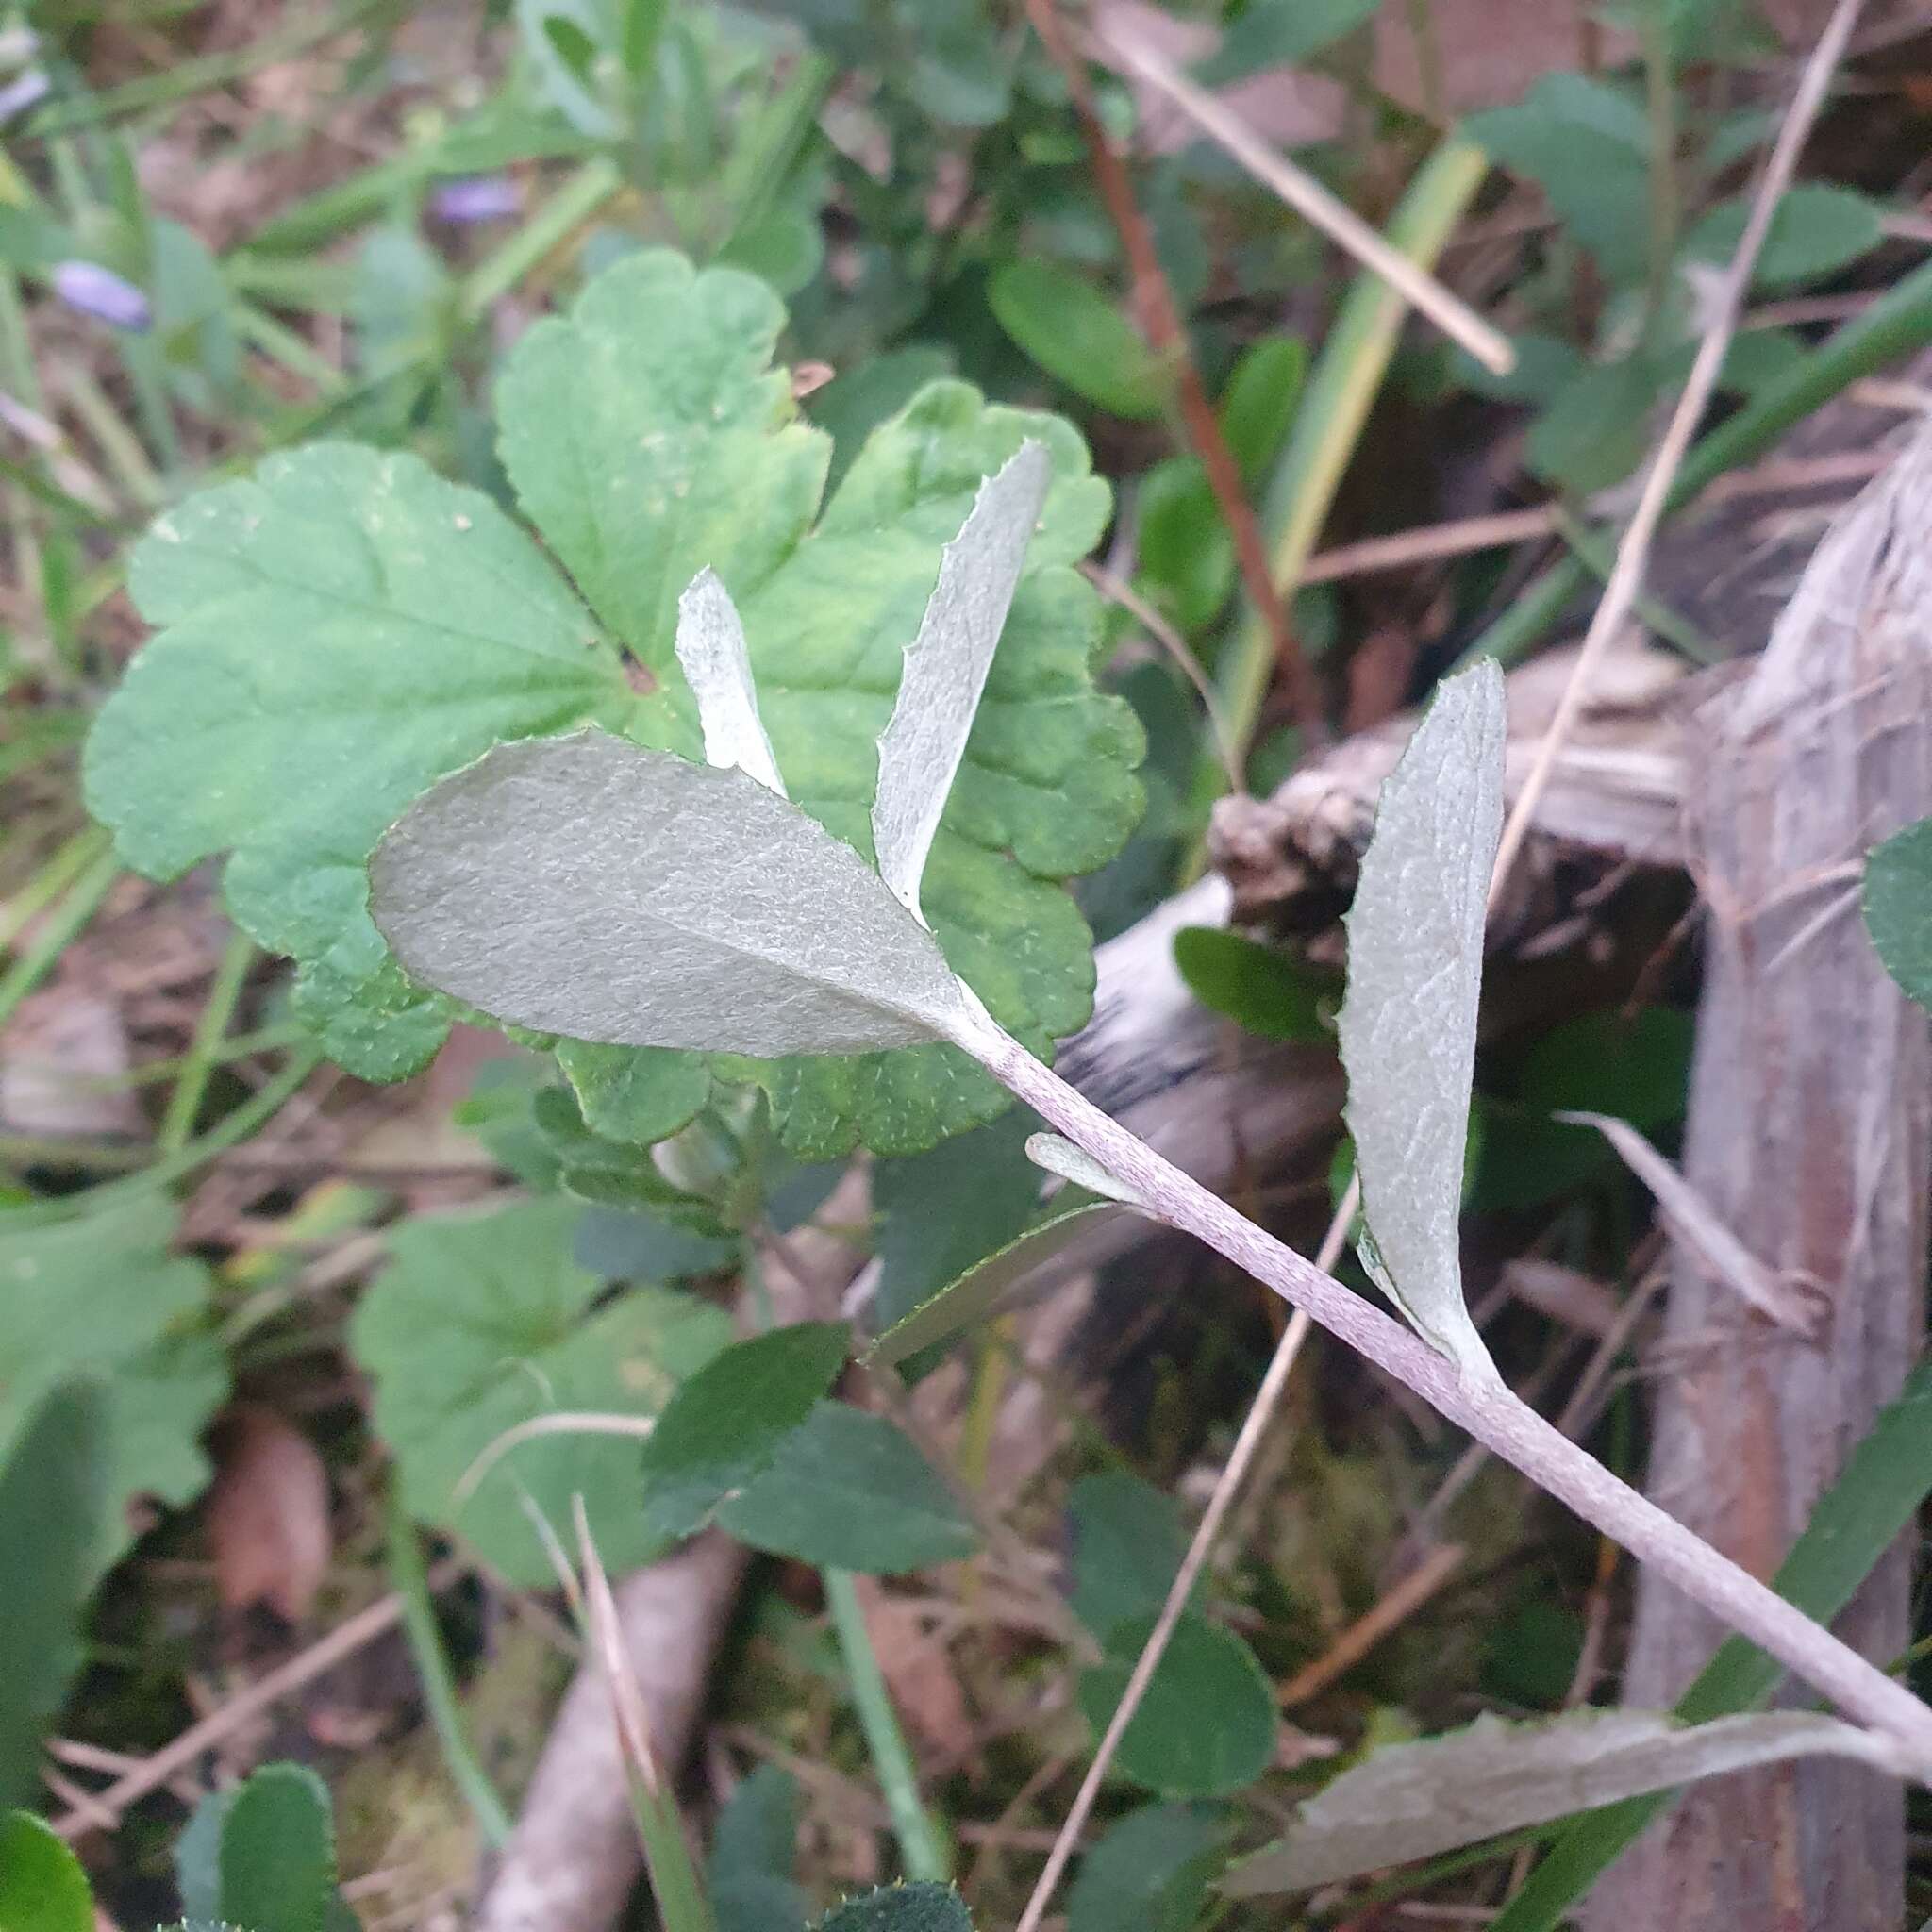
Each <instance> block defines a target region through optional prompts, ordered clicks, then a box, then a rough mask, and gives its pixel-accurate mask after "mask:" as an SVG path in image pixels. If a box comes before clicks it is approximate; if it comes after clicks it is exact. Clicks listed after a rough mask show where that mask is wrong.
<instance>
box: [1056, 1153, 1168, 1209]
mask: <svg viewBox="0 0 1932 1932" xmlns="http://www.w3.org/2000/svg"><path fill="white" fill-rule="evenodd" d="M1026 1158H1027V1159H1028V1160H1030V1161H1031V1162H1032V1163H1033V1164H1034V1166H1035V1167H1043V1168H1044V1169H1045V1170H1046V1171H1047V1173H1048V1174H1058V1175H1059V1177H1060V1178H1061V1179H1062V1180H1063V1181H1072V1182H1073V1184H1074V1186H1075V1187H1076V1188H1085V1189H1086V1190H1087V1191H1088V1192H1089V1193H1090V1194H1101V1195H1104V1196H1105V1197H1106V1198H1107V1199H1108V1200H1109V1201H1120V1202H1124V1204H1125V1205H1126V1206H1127V1207H1129V1208H1139V1209H1140V1210H1141V1213H1143V1214H1154V1213H1155V1212H1156V1210H1155V1209H1154V1208H1152V1207H1151V1206H1150V1205H1149V1203H1148V1201H1147V1198H1146V1196H1145V1195H1144V1194H1142V1193H1141V1191H1140V1190H1139V1189H1138V1188H1135V1187H1132V1186H1130V1185H1129V1184H1128V1183H1127V1182H1125V1181H1124V1180H1122V1179H1121V1177H1120V1176H1119V1175H1118V1174H1109V1173H1108V1170H1107V1169H1106V1168H1104V1167H1102V1166H1101V1164H1100V1163H1099V1161H1097V1160H1095V1159H1094V1158H1093V1157H1092V1155H1091V1154H1089V1153H1088V1152H1087V1151H1086V1149H1085V1148H1082V1147H1076V1146H1074V1143H1073V1142H1072V1141H1069V1140H1068V1139H1067V1138H1066V1136H1065V1135H1063V1134H1028V1135H1027V1137H1026Z"/></svg>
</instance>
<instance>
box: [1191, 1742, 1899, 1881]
mask: <svg viewBox="0 0 1932 1932" xmlns="http://www.w3.org/2000/svg"><path fill="white" fill-rule="evenodd" d="M1821 1753H1822V1754H1824V1755H1828V1756H1832V1757H1857V1758H1862V1759H1864V1760H1866V1761H1867V1762H1869V1763H1874V1764H1877V1765H1879V1766H1880V1767H1882V1768H1886V1769H1896V1763H1895V1752H1894V1750H1893V1747H1892V1746H1890V1744H1889V1743H1888V1742H1887V1741H1886V1740H1884V1739H1882V1738H1879V1737H1876V1736H1875V1735H1874V1734H1873V1733H1872V1732H1870V1731H1861V1730H1859V1729H1858V1728H1857V1726H1856V1725H1853V1724H1844V1723H1842V1722H1840V1720H1839V1719H1837V1718H1833V1717H1822V1716H1817V1715H1814V1714H1813V1713H1811V1712H1809V1711H1795V1710H1790V1711H1787V1710H1779V1711H1764V1712H1759V1713H1757V1714H1755V1715H1752V1716H1745V1717H1725V1718H1718V1719H1716V1720H1715V1721H1714V1722H1712V1723H1710V1724H1690V1725H1686V1724H1678V1723H1677V1722H1676V1721H1675V1720H1674V1718H1672V1717H1670V1716H1669V1715H1668V1714H1667V1713H1665V1712H1662V1711H1648V1710H1577V1711H1571V1712H1568V1713H1566V1714H1565V1715H1564V1716H1562V1717H1558V1718H1553V1719H1549V1720H1547V1721H1544V1722H1542V1723H1537V1724H1506V1723H1504V1722H1503V1721H1502V1720H1501V1719H1499V1718H1494V1717H1483V1718H1478V1719H1477V1720H1476V1722H1475V1723H1474V1724H1472V1725H1470V1727H1469V1728H1468V1729H1467V1730H1462V1731H1455V1732H1452V1733H1450V1734H1449V1735H1448V1736H1447V1737H1442V1738H1430V1739H1427V1740H1424V1741H1423V1742H1422V1743H1419V1744H1396V1745H1391V1746H1389V1747H1387V1748H1385V1749H1383V1750H1380V1751H1377V1752H1375V1753H1374V1755H1373V1756H1371V1757H1367V1758H1365V1759H1364V1760H1363V1761H1362V1762H1361V1763H1360V1764H1358V1765H1357V1767H1356V1768H1355V1769H1354V1770H1353V1771H1348V1772H1344V1773H1343V1774H1341V1776H1340V1777H1339V1778H1337V1779H1336V1780H1335V1782H1334V1783H1333V1784H1331V1785H1329V1786H1328V1787H1327V1788H1326V1790H1324V1791H1322V1792H1321V1794H1320V1795H1319V1796H1317V1797H1314V1798H1311V1799H1309V1800H1308V1802H1307V1804H1305V1805H1304V1806H1303V1807H1301V1810H1300V1811H1299V1812H1298V1813H1297V1814H1296V1816H1295V1822H1294V1824H1293V1826H1292V1828H1291V1830H1290V1831H1289V1833H1288V1834H1287V1836H1286V1837H1284V1838H1281V1839H1278V1840H1275V1842H1274V1844H1272V1845H1269V1846H1268V1847H1267V1848H1266V1849H1265V1850H1263V1851H1259V1852H1257V1853H1256V1854H1255V1855H1254V1856H1253V1857H1250V1858H1245V1859H1243V1860H1242V1861H1241V1863H1240V1864H1239V1865H1237V1866H1236V1867H1235V1868H1234V1870H1233V1871H1232V1872H1230V1873H1229V1874H1227V1876H1226V1877H1225V1878H1224V1879H1223V1880H1222V1882H1221V1889H1222V1890H1224V1891H1225V1892H1230V1893H1232V1894H1234V1895H1235V1896H1236V1897H1253V1896H1255V1895H1257V1894H1258V1893H1262V1892H1277V1891H1303V1890H1307V1889H1309V1888H1310V1887H1312V1886H1317V1885H1332V1884H1335V1883H1337V1882H1339V1881H1340V1880H1341V1879H1344V1878H1354V1877H1357V1876H1358V1875H1359V1874H1362V1873H1364V1872H1379V1871H1383V1870H1386V1869H1387V1868H1388V1867H1389V1866H1391V1865H1406V1864H1409V1863H1412V1862H1413V1861H1414V1860H1416V1859H1419V1858H1431V1857H1436V1856H1437V1855H1438V1854H1439V1853H1441V1852H1446V1851H1452V1850H1454V1849H1455V1848H1456V1847H1457V1846H1459V1845H1467V1844H1474V1843H1476V1842H1478V1841H1479V1840H1483V1839H1486V1838H1495V1837H1497V1836H1499V1835H1500V1834H1501V1833H1504V1832H1508V1831H1519V1830H1522V1829H1523V1828H1524V1827H1525V1826H1527V1825H1532V1824H1547V1823H1549V1822H1550V1821H1551V1820H1552V1819H1556V1818H1567V1817H1568V1816H1569V1815H1570V1814H1571V1813H1572V1812H1575V1811H1587V1810H1590V1809H1591V1808H1592V1807H1595V1806H1598V1805H1611V1804H1615V1803H1616V1802H1618V1801H1619V1800H1620V1799H1623V1798H1635V1797H1639V1796H1641V1795H1642V1794H1643V1793H1644V1792H1646V1791H1660V1790H1669V1789H1670V1788H1671V1787H1672V1786H1673V1785H1680V1784H1687V1783H1689V1782H1690V1781H1691V1779H1693V1778H1700V1777H1711V1776H1714V1775H1716V1774H1720V1773H1723V1772H1727V1771H1743V1770H1746V1769H1748V1768H1749V1767H1751V1766H1753V1765H1759V1764H1777V1763H1781V1762H1783V1761H1784V1760H1786V1759H1787V1758H1792V1757H1811V1756H1814V1755H1817V1754H1821Z"/></svg>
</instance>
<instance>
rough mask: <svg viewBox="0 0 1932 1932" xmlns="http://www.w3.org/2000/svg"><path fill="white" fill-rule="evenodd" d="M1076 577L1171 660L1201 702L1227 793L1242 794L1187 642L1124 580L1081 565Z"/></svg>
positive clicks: (1204, 677)
mask: <svg viewBox="0 0 1932 1932" xmlns="http://www.w3.org/2000/svg"><path fill="white" fill-rule="evenodd" d="M1080 575H1082V576H1084V577H1085V578H1086V579H1087V581H1088V582H1089V583H1090V584H1091V585H1092V586H1093V588H1094V589H1095V590H1096V591H1099V592H1100V594H1101V595H1102V596H1103V597H1105V598H1107V599H1108V602H1109V603H1113V604H1118V605H1119V606H1120V607H1121V608H1122V609H1123V610H1124V611H1125V612H1126V613H1127V615H1128V616H1129V617H1131V618H1132V619H1133V620H1134V621H1135V623H1137V624H1138V625H1140V626H1141V629H1142V630H1144V631H1145V632H1146V633H1147V635H1148V636H1149V637H1150V638H1152V639H1153V640H1154V641H1155V642H1156V643H1157V644H1158V645H1159V646H1160V648H1161V649H1162V650H1163V651H1165V652H1166V653H1167V655H1168V656H1169V657H1170V658H1173V660H1174V664H1175V666H1176V668H1177V669H1178V670H1179V672H1180V674H1181V675H1182V676H1183V677H1185V678H1186V679H1187V680H1188V682H1189V683H1190V684H1191V685H1192V686H1193V687H1194V691H1195V694H1196V695H1197V696H1198V697H1199V698H1200V700H1201V708H1202V709H1203V710H1204V711H1205V712H1206V713H1207V716H1208V736H1209V737H1210V738H1212V739H1213V741H1214V756H1215V757H1216V758H1218V759H1219V760H1220V762H1221V769H1222V771H1223V772H1224V774H1226V777H1227V789H1228V790H1229V791H1237V792H1238V791H1245V790H1246V789H1247V788H1246V787H1245V786H1244V785H1243V784H1242V782H1241V761H1240V759H1239V758H1237V757H1236V756H1235V746H1234V737H1233V734H1232V733H1231V732H1230V731H1229V730H1228V728H1227V719H1226V718H1225V717H1224V715H1223V712H1222V709H1221V700H1220V698H1219V697H1218V696H1216V694H1215V691H1214V680H1213V679H1212V678H1210V677H1209V676H1208V674H1207V673H1206V672H1205V671H1204V670H1202V668H1201V660H1200V658H1197V657H1195V656H1194V654H1193V652H1192V651H1191V650H1190V649H1189V648H1188V641H1187V639H1186V638H1184V637H1182V635H1181V634H1180V632H1179V631H1177V630H1176V629H1175V628H1174V625H1171V624H1170V623H1168V621H1167V619H1166V618H1164V617H1163V616H1161V614H1160V612H1159V611H1158V610H1157V609H1155V608H1154V607H1153V605H1151V604H1150V603H1148V601H1147V600H1146V598H1144V597H1143V596H1141V593H1140V591H1137V590H1135V588H1134V587H1133V585H1132V584H1130V583H1128V582H1127V580H1126V579H1125V578H1124V577H1118V576H1115V575H1114V574H1113V573H1112V572H1111V571H1109V570H1103V569H1102V568H1101V567H1100V565H1098V564H1097V563H1083V564H1082V565H1081V566H1080Z"/></svg>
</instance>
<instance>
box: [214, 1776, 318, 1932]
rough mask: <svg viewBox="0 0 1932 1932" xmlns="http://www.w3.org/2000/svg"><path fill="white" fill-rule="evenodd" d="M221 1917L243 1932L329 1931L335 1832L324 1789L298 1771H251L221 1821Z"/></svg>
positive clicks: (313, 1778) (231, 1800)
mask: <svg viewBox="0 0 1932 1932" xmlns="http://www.w3.org/2000/svg"><path fill="white" fill-rule="evenodd" d="M221 1873H222V1917H223V1918H224V1919H225V1920H226V1921H228V1922H229V1923H231V1924H236V1925H245V1926H247V1927H248V1932H328V1925H329V1920H330V1917H331V1909H330V1908H331V1907H332V1906H333V1905H334V1904H335V1903H336V1900H337V1896H338V1894H337V1891H336V1829H335V1818H334V1815H333V1813H332V1812H331V1810H330V1807H329V1796H328V1787H327V1786H326V1785H325V1784H324V1783H323V1781H322V1780H321V1779H320V1778H319V1777H317V1776H316V1774H314V1773H313V1772H312V1771H310V1770H308V1768H307V1767H306V1766H303V1765H299V1764H271V1765H267V1766H265V1767H264V1768H263V1769H262V1770H260V1771H258V1772H256V1773H255V1774H253V1776H251V1777H250V1778H249V1779H248V1781H247V1782H246V1783H245V1784H243V1785H242V1788H241V1790H238V1791H237V1792H236V1793H235V1794H234V1796H233V1797H232V1798H231V1799H230V1800H229V1801H228V1807H227V1809H226V1811H225V1813H224V1815H223V1819H222V1850H221Z"/></svg>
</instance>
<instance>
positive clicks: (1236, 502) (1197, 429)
mask: <svg viewBox="0 0 1932 1932" xmlns="http://www.w3.org/2000/svg"><path fill="white" fill-rule="evenodd" d="M1025 6H1026V17H1027V19H1028V20H1030V21H1031V22H1032V23H1033V30H1034V31H1035V32H1036V33H1037V34H1038V35H1039V36H1040V39H1041V44H1042V45H1043V46H1044V47H1045V48H1046V51H1047V54H1048V56H1049V57H1050V58H1052V60H1053V63H1054V65H1055V66H1056V67H1058V69H1059V71H1060V73H1061V75H1063V76H1064V77H1065V80H1066V83H1067V92H1068V94H1069V96H1070V97H1071V99H1072V101H1073V104H1074V114H1075V116H1076V117H1077V119H1078V120H1079V123H1080V131H1081V134H1082V136H1083V138H1084V139H1085V141H1086V142H1087V151H1088V154H1089V157H1090V158H1091V161H1092V164H1093V179H1094V185H1095V186H1096V187H1097V188H1098V189H1099V191H1100V198H1101V200H1102V201H1103V202H1105V203H1106V205H1107V211H1108V215H1109V217H1110V218H1111V219H1112V222H1113V225H1114V227H1115V228H1116V230H1117V231H1118V232H1119V234H1120V238H1121V247H1122V249H1123V250H1124V253H1125V255H1126V258H1127V267H1128V270H1129V272H1130V273H1131V274H1132V276H1133V282H1134V298H1133V308H1134V314H1135V318H1136V320H1137V322H1138V323H1139V325H1140V327H1141V333H1142V334H1143V335H1144V336H1145V337H1146V339H1147V344H1148V346H1149V347H1150V348H1151V349H1152V350H1153V351H1154V353H1155V355H1156V356H1158V357H1159V358H1161V359H1162V360H1163V361H1164V362H1165V363H1166V364H1167V366H1168V369H1169V371H1170V373H1171V375H1172V376H1173V378H1174V400H1175V402H1176V403H1177V405H1178V406H1179V409H1180V417H1181V426H1182V428H1183V430H1184V431H1185V432H1186V435H1187V439H1188V442H1189V444H1190V446H1191V448H1192V450H1193V452H1194V454H1195V456H1196V457H1198V458H1200V461H1201V468H1202V470H1203V471H1204V472H1205V474H1206V475H1207V478H1208V489H1209V490H1211V491H1213V493H1214V501H1215V503H1216V504H1217V505H1218V506H1219V508H1220V510H1221V514H1222V518H1223V520H1224V522H1225V523H1226V525H1227V528H1228V534H1229V535H1230V536H1231V537H1232V538H1233V539H1234V554H1235V563H1236V565H1237V567H1238V568H1239V570H1240V571H1241V584H1242V587H1243V588H1244V589H1245V590H1246V591H1247V593H1248V596H1249V599H1250V600H1251V601H1252V602H1253V604H1254V607H1255V608H1256V610H1257V612H1259V613H1260V616H1261V620H1262V622H1263V623H1264V624H1265V625H1267V627H1268V634H1269V636H1270V637H1271V638H1272V639H1273V640H1274V655H1275V658H1276V660H1277V662H1278V663H1279V664H1280V665H1281V668H1282V672H1283V674H1284V675H1285V677H1286V679H1287V682H1288V687H1289V697H1290V701H1291V704H1292V706H1293V708H1294V714H1295V722H1296V723H1297V724H1299V725H1300V726H1301V728H1302V731H1303V734H1304V735H1305V737H1306V738H1307V740H1308V741H1309V742H1311V743H1321V742H1325V741H1326V739H1327V736H1328V725H1327V717H1326V712H1325V710H1324V706H1323V702H1322V687H1321V684H1320V683H1319V681H1318V680H1317V678H1316V676H1315V673H1314V667H1313V665H1311V664H1310V663H1309V661H1308V659H1307V656H1306V655H1305V654H1304V652H1303V651H1302V648H1301V645H1300V644H1299V642H1298V641H1296V639H1295V635H1294V630H1293V626H1292V625H1291V624H1290V622H1289V614H1288V606H1287V604H1286V603H1285V602H1284V601H1283V599H1282V596H1281V593H1280V591H1278V590H1277V589H1276V587H1275V583H1274V572H1273V571H1272V570H1271V569H1270V568H1269V562H1268V544H1267V540H1266V539H1265V538H1264V537H1263V536H1262V534H1261V525H1260V522H1259V520H1258V519H1257V517H1256V515H1255V508H1254V506H1253V505H1252V504H1251V503H1250V502H1249V501H1248V496H1247V491H1246V490H1245V488H1244V487H1243V485H1242V482H1241V466H1240V465H1239V464H1238V463H1237V462H1236V461H1235V459H1234V452H1233V451H1232V450H1230V449H1229V448H1228V446H1227V439H1226V438H1225V437H1224V436H1223V435H1222V433H1221V421H1220V419H1219V417H1217V416H1216V415H1215V413H1214V405H1213V404H1212V403H1211V402H1209V401H1208V391H1207V389H1206V387H1205V386H1204V385H1203V383H1202V381H1201V372H1200V370H1199V369H1198V368H1197V367H1196V366H1195V364H1194V358H1193V353H1192V351H1191V349H1190V348H1189V346H1188V335H1187V330H1186V329H1185V328H1184V327H1183V326H1182V324H1181V317H1180V310H1179V308H1177V307H1176V306H1175V303H1174V291H1173V290H1172V289H1171V288H1169V286H1168V281H1167V275H1166V273H1165V272H1164V271H1163V270H1162V268H1161V266H1160V257H1159V255H1158V252H1157V251H1156V249H1155V246H1154V235H1153V231H1152V230H1151V229H1150V228H1149V227H1148V225H1147V218H1146V216H1145V215H1143V214H1142V213H1141V206H1140V203H1139V202H1138V201H1136V200H1135V198H1134V184H1133V182H1132V181H1131V179H1129V177H1128V175H1127V167H1126V163H1125V162H1124V160H1123V159H1122V158H1121V156H1120V153H1119V151H1118V150H1117V149H1116V148H1115V146H1114V144H1113V140H1112V137H1111V136H1110V135H1109V134H1108V131H1107V126H1106V124H1105V123H1104V122H1103V121H1102V120H1101V118H1100V113H1099V110H1098V108H1096V107H1095V105H1094V100H1093V90H1092V88H1091V85H1090V84H1089V81H1088V76H1087V66H1086V62H1085V60H1084V58H1082V57H1081V55H1080V54H1079V53H1078V52H1077V51H1076V49H1075V48H1074V44H1073V42H1072V41H1071V39H1070V38H1069V37H1068V34H1067V30H1066V25H1065V23H1064V22H1063V21H1062V20H1061V19H1060V16H1059V12H1058V4H1057V0H1025Z"/></svg>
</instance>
